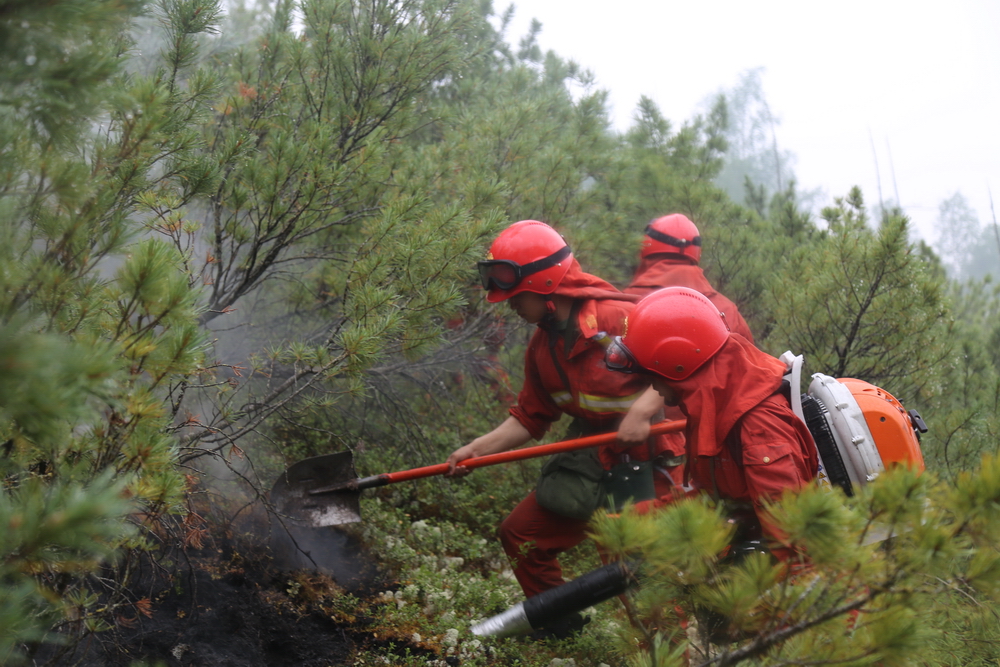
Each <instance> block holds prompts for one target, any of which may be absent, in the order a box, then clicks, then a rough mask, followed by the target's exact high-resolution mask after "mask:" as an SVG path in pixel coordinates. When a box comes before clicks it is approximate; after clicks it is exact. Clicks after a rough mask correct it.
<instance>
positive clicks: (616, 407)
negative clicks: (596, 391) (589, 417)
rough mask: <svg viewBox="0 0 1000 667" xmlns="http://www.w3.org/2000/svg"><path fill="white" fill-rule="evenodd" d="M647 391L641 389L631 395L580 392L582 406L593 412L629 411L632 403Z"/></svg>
mask: <svg viewBox="0 0 1000 667" xmlns="http://www.w3.org/2000/svg"><path fill="white" fill-rule="evenodd" d="M643 393H645V392H644V391H640V392H638V393H635V394H632V395H631V396H594V395H593V394H580V407H581V408H586V409H587V410H590V411H592V412H628V409H629V408H631V407H632V404H633V403H635V402H636V400H638V398H639V397H640V396H642V395H643Z"/></svg>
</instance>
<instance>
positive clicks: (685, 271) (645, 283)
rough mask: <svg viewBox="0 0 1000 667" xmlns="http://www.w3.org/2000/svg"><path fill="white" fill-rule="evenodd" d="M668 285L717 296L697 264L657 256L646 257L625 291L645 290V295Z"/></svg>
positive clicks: (708, 295)
mask: <svg viewBox="0 0 1000 667" xmlns="http://www.w3.org/2000/svg"><path fill="white" fill-rule="evenodd" d="M667 285H670V286H672V287H673V286H676V287H689V288H691V289H693V290H695V291H697V292H701V293H702V294H704V295H705V296H707V297H709V298H711V297H712V295H714V294H715V288H714V287H712V285H711V284H710V283H709V282H708V278H706V277H705V272H704V271H703V270H702V268H701V267H700V266H698V265H697V264H692V263H691V262H689V261H687V260H683V259H663V257H657V256H656V255H651V256H650V257H644V258H643V259H642V261H641V262H639V268H638V269H636V271H635V277H634V278H633V279H632V283H631V284H630V285H629V286H628V287H627V288H625V291H626V292H628V291H630V290H631V289H632V288H633V287H635V288H645V289H644V291H643V294H645V293H646V292H647V291H648V290H649V288H654V289H659V288H661V287H665V286H667Z"/></svg>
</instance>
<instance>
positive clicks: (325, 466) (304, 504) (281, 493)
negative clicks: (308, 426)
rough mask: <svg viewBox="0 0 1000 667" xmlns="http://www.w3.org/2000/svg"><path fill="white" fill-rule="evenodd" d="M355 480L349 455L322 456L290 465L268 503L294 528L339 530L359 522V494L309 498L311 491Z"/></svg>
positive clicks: (337, 493) (341, 453)
mask: <svg viewBox="0 0 1000 667" xmlns="http://www.w3.org/2000/svg"><path fill="white" fill-rule="evenodd" d="M356 477H357V473H355V471H354V454H353V453H352V452H350V451H346V452H337V453H336V454H325V455H323V456H314V457H313V458H309V459H303V460H301V461H298V462H296V463H293V464H292V465H291V466H289V468H288V469H287V470H285V472H284V473H282V474H281V475H279V476H278V479H277V480H275V482H274V486H273V487H271V502H272V503H273V504H274V506H275V508H276V509H277V510H278V512H279V513H281V514H284V515H286V516H288V517H289V518H290V519H291V520H292V521H294V522H295V523H296V524H297V525H301V526H313V527H316V528H321V527H323V526H339V525H341V524H345V523H357V522H358V521H361V493H360V492H359V491H357V490H350V489H345V490H343V491H336V492H333V493H322V494H317V495H310V494H309V492H310V491H312V490H313V489H319V488H322V487H326V486H333V485H337V484H342V483H346V482H350V481H351V480H353V479H355V478H356Z"/></svg>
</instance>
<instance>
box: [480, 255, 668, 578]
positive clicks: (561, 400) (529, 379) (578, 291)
mask: <svg viewBox="0 0 1000 667" xmlns="http://www.w3.org/2000/svg"><path fill="white" fill-rule="evenodd" d="M556 294H561V295H564V296H569V297H572V298H575V299H579V300H580V301H579V302H578V306H577V307H576V308H575V309H574V312H575V313H576V317H575V322H571V323H570V324H571V325H572V326H573V327H574V328H573V329H571V333H570V335H569V343H570V344H569V346H568V349H567V345H566V334H565V332H563V331H554V330H551V329H550V328H548V327H546V326H543V325H539V327H538V328H537V329H536V331H535V333H534V335H533V336H532V338H531V341H530V342H529V343H528V349H527V351H526V352H525V360H524V365H525V372H524V386H523V387H522V389H521V392H520V393H519V394H518V397H517V405H515V406H514V407H512V408H511V409H510V414H511V415H513V416H514V418H516V419H517V420H518V421H519V422H520V423H521V424H522V425H523V426H524V427H525V428H526V429H527V430H528V432H529V433H531V435H532V437H534V438H536V439H537V438H541V437H542V436H543V435H544V434H545V432H546V431H547V430H548V429H549V427H550V426H551V424H552V423H553V422H554V421H556V420H558V419H559V417H560V416H562V415H563V414H564V413H565V414H568V415H570V416H571V417H575V418H577V419H578V420H580V421H582V422H584V424H585V425H586V426H587V427H588V430H589V431H590V432H591V433H605V432H610V431H614V430H615V429H617V427H618V424H619V422H620V421H621V418H622V417H623V416H624V415H625V413H626V412H628V409H629V407H630V406H631V405H632V403H633V402H635V400H636V399H638V398H639V397H640V396H641V395H642V394H643V393H644V392H645V391H646V389H647V388H648V387H649V379H648V378H647V377H644V376H641V375H626V374H623V373H615V372H613V371H610V370H608V368H607V366H605V364H604V351H605V347H604V343H605V342H606V341H607V338H606V337H608V336H617V335H620V334H621V333H622V332H623V330H624V323H625V318H626V316H627V315H628V313H629V312H630V311H631V310H632V308H633V306H634V303H633V301H634V300H635V297H628V296H626V295H624V294H622V293H621V292H619V291H618V290H617V289H615V288H614V287H613V286H612V285H611V284H610V283H607V282H605V281H603V280H601V279H600V278H597V277H596V276H592V275H590V274H587V273H584V272H583V271H582V270H581V269H580V265H579V263H578V262H577V261H576V260H575V259H574V260H573V264H572V267H571V268H570V271H569V273H568V274H567V275H566V276H565V277H564V278H563V280H562V281H561V282H560V283H559V288H558V289H557V290H556ZM550 343H551V344H552V349H550ZM553 352H554V354H555V356H556V357H557V358H558V362H559V364H560V366H561V367H562V374H560V372H559V370H558V369H557V368H556V366H555V364H556V361H555V360H554V359H553ZM563 375H565V378H566V380H567V381H568V383H569V386H566V382H564V381H563V377H562V376H563ZM650 450H652V452H651V451H650ZM623 454H627V455H628V456H629V457H630V458H631V459H633V460H640V461H645V460H649V458H650V456H651V455H653V456H657V455H660V454H665V455H666V456H668V457H671V458H672V457H675V456H679V455H681V454H683V438H682V437H678V435H677V434H667V435H663V436H658V437H656V438H653V439H652V442H651V444H649V445H646V444H644V445H640V446H638V447H633V448H630V449H628V450H626V451H624V452H622V451H618V450H617V448H616V447H615V446H614V445H605V446H602V447H601V448H600V450H599V456H600V459H601V463H602V465H603V466H604V468H605V469H610V468H611V467H612V466H613V465H614V464H616V463H618V462H620V461H623V460H625V459H624V458H623ZM678 477H679V475H678ZM654 482H655V483H656V487H657V492H658V493H667V492H669V490H670V488H672V486H673V485H674V480H672V479H671V478H670V476H669V475H668V474H666V472H665V471H661V473H660V474H657V475H655V476H654ZM586 528H587V522H586V521H580V520H576V519H571V518H567V517H564V516H562V515H559V514H556V513H554V512H551V511H549V510H547V509H545V508H544V507H541V506H540V505H538V503H537V502H536V501H535V493H534V491H532V492H531V493H530V494H529V495H528V497H527V498H525V499H524V500H523V501H522V502H521V503H520V504H519V505H518V506H517V507H516V508H515V509H514V511H513V512H511V514H510V515H509V516H508V517H507V518H506V519H505V520H504V521H503V523H502V524H501V525H500V531H499V533H500V541H501V543H502V544H503V547H504V550H505V551H506V552H507V555H508V556H509V557H510V559H511V561H512V562H513V563H514V574H515V576H516V577H517V580H518V582H519V583H520V584H521V588H522V589H523V590H524V593H525V596H527V597H531V596H533V595H537V594H538V593H541V592H542V591H545V590H548V589H549V588H554V587H556V586H559V585H561V584H563V583H565V582H564V580H563V578H562V569H561V568H560V566H559V561H558V559H557V558H558V555H559V554H560V553H562V552H563V551H566V550H567V549H570V548H572V547H573V546H576V545H577V544H579V543H580V542H581V541H582V540H583V539H584V538H585V537H586ZM526 543H531V544H532V546H531V548H530V549H527V550H525V547H524V545H525V544H526Z"/></svg>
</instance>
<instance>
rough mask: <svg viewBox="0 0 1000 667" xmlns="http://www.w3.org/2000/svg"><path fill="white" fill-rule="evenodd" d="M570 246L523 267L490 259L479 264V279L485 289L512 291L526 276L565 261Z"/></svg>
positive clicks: (503, 260) (507, 261) (506, 261)
mask: <svg viewBox="0 0 1000 667" xmlns="http://www.w3.org/2000/svg"><path fill="white" fill-rule="evenodd" d="M570 252H571V251H570V249H569V246H568V245H565V246H563V247H562V248H560V249H559V250H557V251H555V252H554V253H552V254H551V255H549V256H548V257H543V258H542V259H539V260H536V261H534V262H528V263H527V264H524V265H523V266H522V265H521V264H518V263H517V262H515V261H512V260H509V259H488V260H484V261H482V262H478V263H477V264H476V266H477V267H478V269H479V279H480V280H481V281H482V284H483V289H486V290H489V289H499V290H511V289H514V288H515V287H517V285H518V283H520V282H521V281H522V280H524V278H525V277H526V276H530V275H531V274H533V273H538V272H539V271H544V270H545V269H548V268H551V267H553V266H555V265H556V264H558V263H559V262H561V261H563V260H564V259H566V258H567V257H569V255H570Z"/></svg>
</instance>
